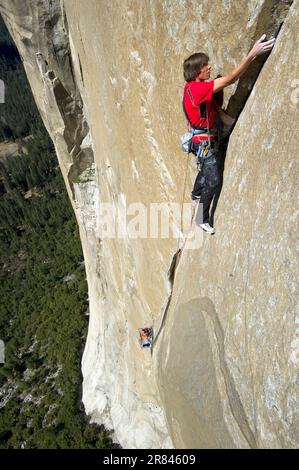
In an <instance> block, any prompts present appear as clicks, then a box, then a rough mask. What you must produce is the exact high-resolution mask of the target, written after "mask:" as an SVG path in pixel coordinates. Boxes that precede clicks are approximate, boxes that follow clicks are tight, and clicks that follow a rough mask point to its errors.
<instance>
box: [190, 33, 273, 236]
mask: <svg viewBox="0 0 299 470" xmlns="http://www.w3.org/2000/svg"><path fill="white" fill-rule="evenodd" d="M265 37H266V35H265V34H263V36H262V37H261V38H260V39H259V40H258V41H257V42H256V43H255V44H254V46H253V48H252V49H251V51H250V52H249V54H248V55H247V56H246V57H245V59H243V60H242V62H241V63H240V64H239V65H238V66H237V67H236V68H235V69H234V70H233V71H232V72H230V73H229V74H228V75H226V76H225V77H220V78H216V79H215V80H211V81H206V80H209V78H210V76H211V65H209V57H208V56H207V55H206V54H204V53H202V52H199V53H196V54H192V55H191V56H190V57H188V59H186V60H185V61H184V77H185V80H186V82H187V83H186V85H185V88H184V98H183V107H184V112H185V115H186V117H187V119H188V121H189V125H190V127H191V128H192V131H193V139H192V140H193V143H192V150H193V153H195V154H196V155H197V158H198V163H199V164H200V171H199V173H198V175H197V177H196V180H195V183H194V187H193V190H192V193H191V197H192V199H193V200H199V201H200V202H201V203H202V205H203V218H202V221H201V222H202V223H200V227H201V228H202V229H203V230H204V231H205V232H207V233H209V234H211V235H212V234H214V233H215V229H214V227H212V226H211V225H212V223H211V218H210V206H211V202H212V200H213V198H214V196H215V194H216V193H217V191H219V186H220V183H221V175H220V172H219V161H218V159H219V142H218V133H217V128H216V117H217V114H218V117H219V118H220V119H221V121H222V122H223V123H224V125H226V126H231V125H232V124H233V123H234V119H232V118H231V117H230V116H228V115H227V114H226V113H225V112H224V111H223V110H222V109H221V105H222V99H221V96H220V97H219V92H220V91H221V90H223V88H225V87H227V86H229V85H231V84H232V83H234V82H235V81H236V80H238V79H239V78H240V77H241V75H243V74H244V72H245V71H246V70H247V69H248V67H249V65H250V64H251V62H252V61H253V60H254V59H255V58H256V57H257V56H259V55H261V54H264V53H265V52H268V51H270V50H271V49H272V47H273V46H274V42H275V39H274V38H271V39H270V40H269V41H266V40H265ZM213 95H215V96H214V97H213Z"/></svg>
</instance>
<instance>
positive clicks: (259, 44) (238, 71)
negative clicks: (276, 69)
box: [213, 34, 275, 93]
mask: <svg viewBox="0 0 299 470" xmlns="http://www.w3.org/2000/svg"><path fill="white" fill-rule="evenodd" d="M265 36H266V35H265V34H263V36H262V37H261V38H260V39H259V40H258V41H256V43H255V44H254V46H253V48H252V49H251V51H250V52H249V54H248V55H247V56H246V57H245V59H243V60H242V62H241V63H240V64H239V65H238V66H237V67H236V68H235V69H234V70H233V71H232V72H230V73H229V74H228V75H226V76H225V77H221V78H216V79H215V80H214V89H213V93H217V92H218V91H219V90H222V89H223V88H225V87H227V86H229V85H231V84H232V83H234V82H235V81H236V80H238V79H239V78H240V77H241V76H242V75H243V74H244V72H246V70H247V69H248V67H249V65H250V64H251V62H252V61H253V60H254V59H255V58H256V57H257V56H259V55H262V54H264V53H265V52H268V51H270V50H271V49H272V47H273V46H274V43H275V39H274V38H271V39H269V41H264V39H265ZM263 41H264V42H263Z"/></svg>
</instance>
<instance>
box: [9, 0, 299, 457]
mask: <svg viewBox="0 0 299 470" xmlns="http://www.w3.org/2000/svg"><path fill="white" fill-rule="evenodd" d="M232 3H233V5H232V4H231V3H230V2H226V1H219V2H217V3H216V6H215V5H213V8H211V2H206V1H198V2H189V1H187V0H186V1H184V0H183V1H180V2H168V1H166V0H155V1H151V0H148V1H145V2H139V1H133V2H131V1H129V0H126V1H123V2H106V1H104V0H89V1H88V2H82V1H80V0H61V1H59V0H53V1H50V0H43V1H41V0H39V1H38V2H36V0H34V1H33V0H27V1H25V2H20V1H19V0H0V11H1V13H2V15H3V17H4V20H5V22H6V24H7V26H8V27H9V30H10V32H11V34H12V36H13V38H14V40H15V42H16V45H17V47H18V50H19V52H20V55H21V57H22V58H23V61H24V66H25V69H26V73H27V75H28V79H29V81H30V84H31V87H32V91H33V94H34V96H35V99H36V102H37V105H38V107H39V109H40V112H41V115H42V118H43V120H44V123H45V125H46V127H47V129H48V131H49V133H50V135H51V137H52V139H53V142H54V145H55V148H56V151H57V155H58V159H59V163H60V167H61V170H62V173H63V176H64V179H65V183H66V187H67V190H68V193H69V197H70V199H71V202H72V204H73V207H74V211H75V214H76V217H77V220H78V224H79V228H80V236H81V240H82V247H83V251H84V257H85V265H86V272H87V280H88V286H89V301H90V324H89V332H88V338H87V344H86V348H85V352H84V356H83V361H82V370H83V376H84V382H83V401H84V405H85V408H86V412H87V413H89V414H90V415H91V416H92V419H93V420H94V421H97V422H100V423H104V424H105V425H106V426H107V427H110V428H113V429H114V430H115V436H116V439H117V440H118V441H119V442H120V443H121V445H122V446H123V447H129V448H168V447H172V446H175V447H180V448H202V447H214V448H215V447H216V448H230V447H237V448H247V447H250V448H255V447H258V448H264V447H266V448H267V447H274V448H281V447H282V448H285V447H296V446H298V441H299V439H298V435H297V434H296V432H298V425H296V409H298V402H297V401H296V397H297V395H296V393H297V389H296V386H297V384H298V377H297V376H296V370H298V337H297V338H296V327H298V321H299V320H298V319H297V323H296V312H297V310H296V301H297V295H298V286H297V279H298V267H297V265H298V263H297V257H296V254H297V252H296V247H297V246H298V245H297V244H298V240H297V230H296V229H297V226H296V222H297V219H298V217H297V215H298V210H297V206H298V204H297V199H296V189H297V180H298V165H297V162H296V154H297V137H296V129H297V128H298V106H299V104H298V103H299V92H298V88H299V66H298V57H297V47H296V46H297V44H298V35H299V26H298V6H299V1H298V0H295V1H294V2H293V4H292V6H291V5H290V4H291V3H292V2H290V1H280V2H276V1H274V0H273V1H272V2H271V1H270V2H269V1H263V0H259V1H255V2H248V1H245V0H240V1H239V2H232ZM283 21H284V24H283V26H282V28H281V31H280V33H279V36H278V40H277V43H276V46H275V48H274V50H273V52H272V53H271V56H270V57H269V59H268V60H267V62H266V63H265V65H264V66H263V69H262V71H261V72H260V74H259V76H258V79H257V81H256V83H255V84H254V80H255V75H257V73H256V74H255V72H254V71H252V72H250V71H249V76H248V77H247V79H245V78H244V80H243V81H242V82H241V83H240V84H239V86H238V88H237V85H234V86H231V87H230V88H228V89H227V90H226V91H225V104H226V105H227V104H229V108H231V109H232V112H234V113H235V115H237V114H238V113H239V112H240V110H241V109H242V108H243V106H244V104H245V101H246V99H247V96H248V93H249V92H250V91H251V94H250V96H249V98H248V101H247V102H246V105H245V107H244V108H243V110H242V112H241V114H240V117H239V119H238V122H237V125H236V127H235V128H234V131H233V133H232V136H231V138H230V143H229V147H228V152H227V157H226V162H225V173H224V186H223V190H222V194H221V198H220V201H219V204H218V207H217V211H216V217H215V227H216V230H217V233H216V235H215V236H214V237H210V238H208V237H204V238H203V243H202V244H201V246H200V247H199V248H197V249H193V250H191V249H184V250H183V252H182V254H181V258H180V262H179V265H178V267H177V269H176V274H175V279H174V285H173V290H172V295H171V297H169V296H170V293H171V288H172V286H171V284H170V282H169V280H168V273H167V272H168V269H169V267H170V264H171V260H172V256H173V254H174V253H175V251H176V250H177V247H178V240H177V239H175V238H173V237H170V238H161V237H158V238H150V237H149V236H147V237H146V236H144V237H143V238H136V239H134V238H131V237H129V236H128V234H127V233H126V232H125V231H124V230H123V228H124V225H125V223H126V222H128V220H130V219H132V216H133V215H134V211H133V210H132V207H133V206H131V210H132V212H130V214H128V218H127V220H125V219H124V218H123V216H122V215H121V214H122V213H123V212H124V210H125V209H126V207H128V206H129V204H131V203H141V204H143V208H144V210H145V212H146V211H148V212H149V208H150V204H152V203H164V204H165V205H166V206H167V205H169V204H177V205H179V206H180V205H181V203H182V201H183V200H185V201H186V202H188V200H189V197H188V193H189V191H190V189H191V185H192V180H193V179H194V177H195V171H196V168H195V165H194V163H193V162H192V164H191V163H190V164H189V166H187V163H188V162H186V157H185V156H184V155H182V154H181V153H180V150H179V135H180V134H182V133H183V132H184V129H185V123H184V118H183V115H182V110H181V99H182V87H183V79H182V65H181V64H182V62H183V60H184V59H185V58H186V57H187V56H188V55H190V54H191V53H192V52H196V51H198V50H202V51H206V52H207V53H208V54H209V55H210V59H211V63H212V64H213V65H214V69H213V72H214V75H217V74H218V73H220V72H221V74H222V75H223V74H225V73H227V72H228V71H229V70H231V69H232V68H233V67H234V66H235V65H236V64H237V63H238V62H239V61H240V60H241V59H242V58H243V56H245V54H246V53H247V52H248V50H249V48H250V46H251V45H252V43H253V41H254V40H256V39H257V38H258V37H260V36H261V34H262V33H263V32H265V31H272V32H273V31H274V32H275V31H276V30H277V28H278V26H279V24H280V23H281V22H283ZM256 67H257V65H256ZM257 72H258V69H257ZM235 92H236V93H235ZM234 94H235V95H234ZM185 176H186V177H187V180H186V187H187V190H186V191H185V192H184V186H185ZM106 203H109V204H110V206H109V210H108V212H109V215H110V218H111V220H112V221H114V222H115V223H116V224H118V235H119V236H118V237H117V236H114V237H111V238H107V237H106V238H105V237H103V232H102V224H101V223H102V219H103V213H102V209H103V207H105V204H106ZM107 207H108V206H107ZM138 207H139V206H138ZM133 208H134V207H133ZM135 208H136V206H135ZM148 212H147V213H148ZM129 216H130V217H129ZM173 218H174V226H175V227H176V228H177V230H178V231H179V230H180V214H176V215H174V216H173ZM149 233H150V232H148V233H147V234H145V235H149ZM166 306H168V307H169V308H168V309H167V316H164V318H163V321H162V316H163V313H164V311H165V307H166ZM151 324H153V326H154V333H155V332H157V330H158V329H159V331H160V333H159V337H158V338H157V342H156V344H155V347H154V349H153V354H152V355H151V354H150V351H149V350H142V349H140V346H139V344H138V335H137V329H138V328H140V327H143V326H146V325H151ZM161 324H162V328H160V327H161ZM297 419H298V417H297ZM297 423H298V422H297Z"/></svg>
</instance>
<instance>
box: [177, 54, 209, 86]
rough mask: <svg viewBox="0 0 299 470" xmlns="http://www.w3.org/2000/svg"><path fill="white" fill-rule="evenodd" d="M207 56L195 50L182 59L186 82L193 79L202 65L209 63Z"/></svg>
mask: <svg viewBox="0 0 299 470" xmlns="http://www.w3.org/2000/svg"><path fill="white" fill-rule="evenodd" d="M209 60H210V59H209V56H208V55H207V54H205V53H204V52H196V53H195V54H192V55H190V57H188V59H186V60H184V64H183V66H184V77H185V80H186V82H192V81H193V80H195V78H196V77H197V75H198V74H199V72H200V71H201V69H202V68H203V66H204V65H207V64H208V63H209Z"/></svg>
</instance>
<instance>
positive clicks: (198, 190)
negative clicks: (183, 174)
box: [191, 149, 222, 223]
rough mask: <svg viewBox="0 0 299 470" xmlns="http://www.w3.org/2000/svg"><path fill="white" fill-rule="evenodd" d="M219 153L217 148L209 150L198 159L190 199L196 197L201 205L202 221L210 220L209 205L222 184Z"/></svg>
mask: <svg viewBox="0 0 299 470" xmlns="http://www.w3.org/2000/svg"><path fill="white" fill-rule="evenodd" d="M219 159H220V155H219V152H218V150H214V149H213V150H210V151H209V153H208V155H207V157H205V158H203V159H200V158H199V164H200V171H199V172H198V175H197V177H196V179H195V183H194V186H193V190H192V193H191V197H192V199H198V198H199V196H200V202H201V203H202V205H203V220H202V223H206V222H210V207H211V203H212V200H213V198H214V197H215V198H218V197H219V194H220V189H221V186H222V173H221V169H220V161H219Z"/></svg>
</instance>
